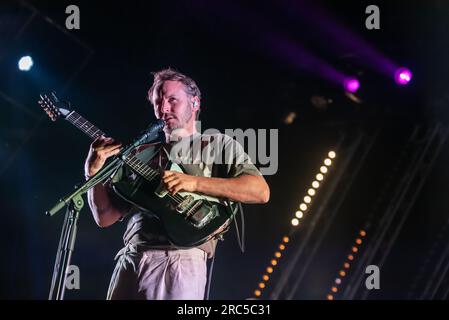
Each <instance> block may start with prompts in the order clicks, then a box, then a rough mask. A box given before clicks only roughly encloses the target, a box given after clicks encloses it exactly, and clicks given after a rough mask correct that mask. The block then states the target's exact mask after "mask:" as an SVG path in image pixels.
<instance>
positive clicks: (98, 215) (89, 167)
mask: <svg viewBox="0 0 449 320" xmlns="http://www.w3.org/2000/svg"><path fill="white" fill-rule="evenodd" d="M120 149H121V144H120V143H117V142H115V141H114V139H112V138H108V137H104V136H100V137H98V138H97V139H95V141H94V142H92V144H91V145H90V149H89V154H88V155H87V158H86V162H85V164H84V174H85V176H86V178H89V177H91V176H93V175H94V174H96V173H97V172H98V171H99V170H100V169H101V168H102V167H103V166H104V164H105V162H106V160H107V159H108V158H109V157H112V156H114V155H116V154H117V153H119V152H120ZM87 198H88V201H89V206H90V209H91V211H92V214H93V216H94V219H95V222H96V223H97V224H98V225H99V226H100V227H108V226H110V225H112V224H114V223H115V222H116V221H117V220H119V219H120V218H121V217H122V215H123V213H122V212H120V210H119V209H118V208H116V207H115V206H114V205H113V202H112V201H111V195H110V192H108V189H107V187H105V186H104V185H103V184H102V183H99V184H97V185H96V186H95V187H93V188H92V189H90V190H89V192H88V193H87Z"/></svg>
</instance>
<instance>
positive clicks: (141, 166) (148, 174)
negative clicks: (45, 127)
mask: <svg viewBox="0 0 449 320" xmlns="http://www.w3.org/2000/svg"><path fill="white" fill-rule="evenodd" d="M65 119H66V120H67V121H69V122H70V123H71V124H73V125H74V126H75V127H77V128H78V129H80V130H81V131H82V132H84V133H85V134H87V135H88V136H89V137H90V138H91V139H92V140H95V139H97V138H98V137H99V136H101V135H105V133H104V132H103V131H101V130H100V129H98V128H97V127H96V126H94V125H93V124H92V123H91V122H89V121H88V120H86V119H85V118H83V117H82V116H81V115H80V114H78V113H77V112H76V111H72V112H70V114H69V115H67V117H66V118H65ZM124 162H125V163H126V164H127V165H128V166H129V167H130V168H131V169H133V170H134V171H136V172H137V173H139V174H140V175H142V176H143V177H144V178H146V179H149V180H153V179H154V178H155V177H157V176H159V172H158V171H157V170H154V169H153V168H151V167H150V166H149V165H147V164H145V163H143V162H142V161H140V160H139V159H138V158H137V157H136V156H133V155H129V156H127V157H126V158H125V159H124Z"/></svg>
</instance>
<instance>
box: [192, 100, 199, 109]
mask: <svg viewBox="0 0 449 320" xmlns="http://www.w3.org/2000/svg"><path fill="white" fill-rule="evenodd" d="M192 106H193V111H198V110H199V109H200V99H198V97H193V99H192Z"/></svg>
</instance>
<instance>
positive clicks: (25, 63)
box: [17, 56, 33, 71]
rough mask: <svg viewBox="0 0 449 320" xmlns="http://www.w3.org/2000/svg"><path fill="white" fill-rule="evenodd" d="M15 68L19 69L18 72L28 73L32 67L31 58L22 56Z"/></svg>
mask: <svg viewBox="0 0 449 320" xmlns="http://www.w3.org/2000/svg"><path fill="white" fill-rule="evenodd" d="M17 66H18V67H19V70H20V71H29V70H30V69H31V67H32V66H33V58H31V57H30V56H24V57H22V58H20V60H19V62H18V63H17Z"/></svg>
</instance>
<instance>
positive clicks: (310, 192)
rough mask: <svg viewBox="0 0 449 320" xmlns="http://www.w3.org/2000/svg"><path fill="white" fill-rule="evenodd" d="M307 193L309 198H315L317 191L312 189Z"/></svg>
mask: <svg viewBox="0 0 449 320" xmlns="http://www.w3.org/2000/svg"><path fill="white" fill-rule="evenodd" d="M307 193H308V194H309V196H314V195H315V189H312V188H310V189H309V190H308V191H307Z"/></svg>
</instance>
